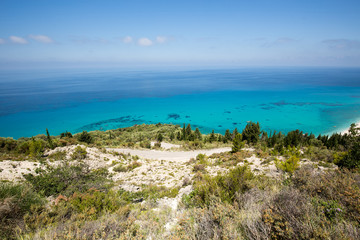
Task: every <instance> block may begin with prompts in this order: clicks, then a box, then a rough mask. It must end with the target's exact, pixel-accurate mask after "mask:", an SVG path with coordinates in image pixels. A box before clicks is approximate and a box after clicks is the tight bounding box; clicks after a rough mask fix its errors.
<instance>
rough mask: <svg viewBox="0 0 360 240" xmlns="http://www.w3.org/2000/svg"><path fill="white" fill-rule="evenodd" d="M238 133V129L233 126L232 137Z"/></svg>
mask: <svg viewBox="0 0 360 240" xmlns="http://www.w3.org/2000/svg"><path fill="white" fill-rule="evenodd" d="M238 133H239V131H238V130H237V128H235V129H234V131H233V133H232V139H234V138H235V137H236V135H237V134H238Z"/></svg>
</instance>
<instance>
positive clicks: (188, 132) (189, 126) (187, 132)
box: [185, 124, 192, 140]
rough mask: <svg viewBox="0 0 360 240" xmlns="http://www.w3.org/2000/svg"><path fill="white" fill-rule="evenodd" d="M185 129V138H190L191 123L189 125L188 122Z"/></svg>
mask: <svg viewBox="0 0 360 240" xmlns="http://www.w3.org/2000/svg"><path fill="white" fill-rule="evenodd" d="M185 131H186V139H187V140H191V139H189V138H190V136H191V133H192V130H191V125H190V124H188V125H187V127H186V129H185Z"/></svg>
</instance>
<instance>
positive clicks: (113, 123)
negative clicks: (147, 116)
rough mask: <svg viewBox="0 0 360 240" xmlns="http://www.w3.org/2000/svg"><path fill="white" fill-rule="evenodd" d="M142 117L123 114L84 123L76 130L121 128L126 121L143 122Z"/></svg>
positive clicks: (132, 122)
mask: <svg viewBox="0 0 360 240" xmlns="http://www.w3.org/2000/svg"><path fill="white" fill-rule="evenodd" d="M140 117H143V116H140ZM140 117H136V116H130V115H128V116H123V117H119V118H112V119H107V120H103V121H99V122H94V123H90V124H87V125H84V126H82V127H80V128H78V129H76V130H75V131H76V132H81V131H94V130H104V129H108V127H110V128H113V129H114V128H119V127H121V124H124V123H131V124H137V123H141V122H143V119H142V118H140Z"/></svg>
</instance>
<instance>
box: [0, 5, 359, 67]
mask: <svg viewBox="0 0 360 240" xmlns="http://www.w3.org/2000/svg"><path fill="white" fill-rule="evenodd" d="M359 13H360V1H359V0H301V1H295V0H252V1H249V0H234V1H231V0H219V1H212V0H207V1H200V0H199V1H197V0H191V1H188V0H181V1H175V0H164V1H160V0H151V1H150V0H143V1H140V0H117V1H110V0H86V1H82V0H69V1H68V0H61V1H59V0H52V1H48V0H45V1H44V0H22V1H21V0H1V1H0V68H2V69H4V68H5V69H6V68H21V67H24V68H26V67H30V68H31V67H44V68H46V67H76V66H105V67H106V66H124V67H126V66H219V67H222V66H224V67H225V66H229V67H231V66H235V67H242V66H245V67H246V66H341V67H359V66H360V14H359Z"/></svg>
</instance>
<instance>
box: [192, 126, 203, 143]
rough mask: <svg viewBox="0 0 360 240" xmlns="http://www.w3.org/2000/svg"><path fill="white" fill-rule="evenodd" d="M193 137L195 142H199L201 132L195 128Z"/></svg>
mask: <svg viewBox="0 0 360 240" xmlns="http://www.w3.org/2000/svg"><path fill="white" fill-rule="evenodd" d="M194 135H195V139H197V140H201V139H202V136H201V132H200V130H199V128H196V129H195V133H194Z"/></svg>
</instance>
